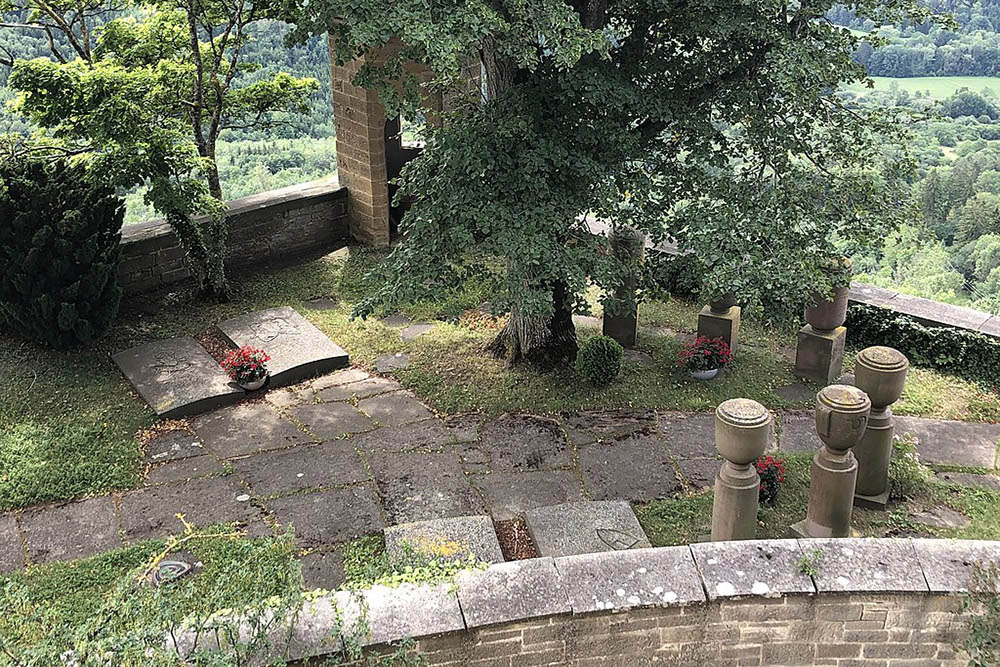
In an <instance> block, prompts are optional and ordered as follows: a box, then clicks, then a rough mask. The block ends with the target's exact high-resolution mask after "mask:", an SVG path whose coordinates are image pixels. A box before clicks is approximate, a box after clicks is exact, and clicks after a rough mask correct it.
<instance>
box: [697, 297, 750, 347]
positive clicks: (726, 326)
mask: <svg viewBox="0 0 1000 667" xmlns="http://www.w3.org/2000/svg"><path fill="white" fill-rule="evenodd" d="M741 315H742V308H740V307H739V306H737V305H736V297H735V296H733V295H732V294H726V295H725V296H722V297H719V298H718V299H716V300H715V301H712V302H711V303H709V304H708V305H707V306H705V307H704V308H702V309H701V312H700V313H698V336H704V337H705V338H721V339H722V340H724V341H726V344H727V345H728V346H729V349H730V350H731V351H732V352H733V354H735V353H736V339H737V338H738V337H739V333H740V317H741Z"/></svg>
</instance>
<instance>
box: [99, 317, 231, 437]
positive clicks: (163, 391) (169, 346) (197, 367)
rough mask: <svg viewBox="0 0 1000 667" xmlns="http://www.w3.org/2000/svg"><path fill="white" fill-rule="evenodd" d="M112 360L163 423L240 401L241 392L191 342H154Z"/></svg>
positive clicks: (198, 346) (118, 354)
mask: <svg viewBox="0 0 1000 667" xmlns="http://www.w3.org/2000/svg"><path fill="white" fill-rule="evenodd" d="M112 359H113V360H114V362H115V364H117V365H118V368H120V369H121V371H122V373H123V374H124V375H125V377H126V378H127V379H128V381H129V382H130V383H132V386H133V387H135V390H136V391H137V392H139V395H140V396H142V398H143V400H145V401H146V402H147V403H149V406H150V407H151V408H153V410H154V411H155V412H156V414H157V416H159V417H163V418H165V419H174V418H177V417H186V416H189V415H194V414H198V413H199V412H204V411H206V410H212V409H215V408H219V407H222V406H224V405H230V404H232V403H235V402H236V401H238V400H240V398H242V397H243V390H242V389H240V388H239V387H237V386H236V385H235V384H234V383H233V382H231V381H230V379H229V376H227V375H226V373H225V372H224V371H223V370H222V368H221V367H220V366H219V363H218V362H217V361H216V360H215V359H213V358H212V357H211V355H209V353H208V352H207V351H206V350H205V348H203V347H202V346H201V345H200V344H199V343H198V341H196V340H195V339H194V338H190V337H187V336H185V337H181V338H169V339H167V340H158V341H154V342H152V343H147V344H146V345H139V346H137V347H133V348H130V349H128V350H124V351H122V352H119V353H117V354H115V355H114V356H113V357H112Z"/></svg>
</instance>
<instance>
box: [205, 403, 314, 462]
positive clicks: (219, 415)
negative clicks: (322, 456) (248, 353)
mask: <svg viewBox="0 0 1000 667" xmlns="http://www.w3.org/2000/svg"><path fill="white" fill-rule="evenodd" d="M192 427H193V428H194V431H195V433H197V434H198V437H199V438H200V439H201V441H202V442H203V443H204V444H205V446H206V447H208V448H209V449H210V450H212V451H213V452H215V454H216V455H217V456H219V457H221V458H224V459H227V458H231V457H234V456H244V455H246V454H254V453H256V452H263V451H267V450H269V449H281V448H283V447H290V446H292V445H299V444H302V443H306V442H312V439H311V438H310V437H309V436H308V435H306V434H305V433H303V432H302V431H300V430H299V429H298V427H296V426H295V424H293V423H292V422H291V421H289V420H288V419H285V418H284V417H282V416H281V415H280V414H279V413H278V411H277V410H276V409H275V408H274V407H273V406H271V405H270V404H268V403H266V402H259V403H241V404H239V405H234V406H233V407H231V408H225V409H224V410H217V411H216V412H213V413H211V414H208V415H205V416H203V417H199V418H198V419H197V420H195V421H194V422H193V423H192Z"/></svg>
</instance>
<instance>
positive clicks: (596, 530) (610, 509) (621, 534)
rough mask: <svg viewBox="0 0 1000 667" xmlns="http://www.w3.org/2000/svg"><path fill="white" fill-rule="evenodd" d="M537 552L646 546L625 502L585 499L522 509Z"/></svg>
mask: <svg viewBox="0 0 1000 667" xmlns="http://www.w3.org/2000/svg"><path fill="white" fill-rule="evenodd" d="M524 520H525V523H527V525H528V532H529V533H530V534H531V539H532V540H533V541H534V542H535V547H537V549H538V555H539V556H552V557H559V556H576V555H579V554H589V553H599V552H601V551H624V550H626V549H645V548H649V547H650V546H651V545H650V544H649V540H648V539H646V534H645V533H644V532H643V530H642V526H640V525H639V520H638V519H636V518H635V513H633V512H632V508H631V507H630V506H629V504H628V503H627V502H624V501H621V500H617V501H609V500H606V501H585V502H579V503H564V504H562V505H552V506H549V507H539V508H536V509H532V510H528V511H527V512H525V513H524Z"/></svg>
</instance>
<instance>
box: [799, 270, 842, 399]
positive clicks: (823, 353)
mask: <svg viewBox="0 0 1000 667" xmlns="http://www.w3.org/2000/svg"><path fill="white" fill-rule="evenodd" d="M848 291H849V289H848V288H847V287H838V288H836V289H835V290H834V291H833V293H832V294H831V295H830V296H829V297H825V298H824V297H821V296H819V295H815V294H814V295H813V296H812V299H813V303H814V305H812V306H809V307H807V308H806V310H805V318H806V322H807V323H808V324H806V325H805V326H804V327H802V329H800V330H799V342H798V345H797V346H796V348H795V374H796V375H798V376H800V377H805V378H809V379H810V380H813V381H814V382H818V383H819V384H822V385H827V384H830V383H831V382H836V381H837V379H838V378H839V377H840V374H841V371H842V370H843V366H844V343H845V342H846V341H847V329H846V328H845V327H844V321H845V320H846V319H847V294H848Z"/></svg>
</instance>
